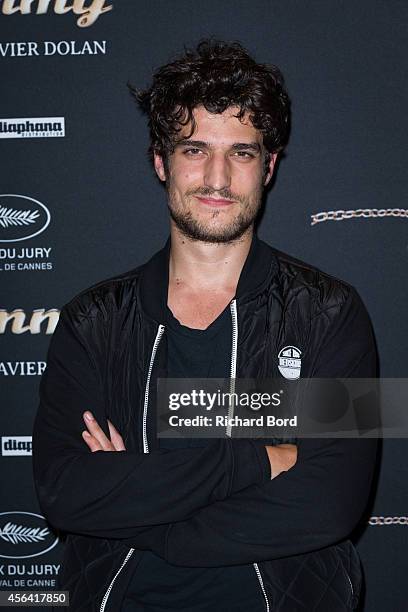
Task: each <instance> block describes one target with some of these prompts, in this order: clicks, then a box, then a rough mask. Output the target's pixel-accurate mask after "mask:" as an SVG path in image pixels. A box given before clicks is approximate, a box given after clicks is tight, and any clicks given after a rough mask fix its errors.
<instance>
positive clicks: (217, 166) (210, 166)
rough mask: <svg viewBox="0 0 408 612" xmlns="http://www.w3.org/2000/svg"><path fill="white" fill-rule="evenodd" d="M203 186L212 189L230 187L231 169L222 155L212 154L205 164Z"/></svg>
mask: <svg viewBox="0 0 408 612" xmlns="http://www.w3.org/2000/svg"><path fill="white" fill-rule="evenodd" d="M204 184H205V186H206V187H211V188H212V189H217V190H219V189H224V188H225V187H228V188H229V187H230V186H231V168H230V163H229V160H228V159H226V157H225V155H224V153H221V152H219V153H213V154H212V155H211V156H210V157H209V159H208V160H207V162H206V165H205V172H204Z"/></svg>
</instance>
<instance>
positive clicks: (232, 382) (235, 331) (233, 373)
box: [225, 300, 238, 438]
mask: <svg viewBox="0 0 408 612" xmlns="http://www.w3.org/2000/svg"><path fill="white" fill-rule="evenodd" d="M230 311H231V318H232V346H231V370H230V393H234V392H235V379H236V377H237V345H238V316H237V301H236V300H232V302H231V304H230ZM233 416H234V399H233V396H231V403H230V405H229V406H228V424H227V427H226V430H225V433H226V435H227V436H228V437H229V438H230V437H231V433H232V425H230V424H229V422H230V419H231V418H232V417H233Z"/></svg>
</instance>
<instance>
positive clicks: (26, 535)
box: [0, 523, 50, 544]
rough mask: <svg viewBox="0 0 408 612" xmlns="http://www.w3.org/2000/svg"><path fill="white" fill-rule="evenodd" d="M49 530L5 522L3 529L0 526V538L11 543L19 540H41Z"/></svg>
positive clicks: (17, 542)
mask: <svg viewBox="0 0 408 612" xmlns="http://www.w3.org/2000/svg"><path fill="white" fill-rule="evenodd" d="M49 533H50V532H49V530H48V529H47V528H46V527H44V528H43V529H41V527H24V526H23V525H15V524H14V523H6V524H5V525H4V527H3V529H1V528H0V538H1V539H2V540H5V541H6V542H10V543H11V544H21V542H41V541H42V540H44V538H45V537H46V536H47V535H49Z"/></svg>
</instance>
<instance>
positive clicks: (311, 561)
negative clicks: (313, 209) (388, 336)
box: [33, 237, 377, 612]
mask: <svg viewBox="0 0 408 612" xmlns="http://www.w3.org/2000/svg"><path fill="white" fill-rule="evenodd" d="M169 250H170V239H169V240H168V241H167V243H166V245H165V247H164V248H163V249H162V250H161V251H159V252H158V253H156V255H154V256H153V257H152V258H151V259H150V260H149V261H148V262H147V263H146V264H144V265H142V266H140V267H138V268H136V269H135V270H133V271H131V272H129V273H127V274H124V275H122V276H119V277H117V278H113V279H110V280H108V281H105V282H102V283H99V284H98V285H96V286H94V287H92V288H91V289H89V290H87V291H84V292H82V293H81V294H80V295H79V296H77V297H76V298H74V299H73V300H72V301H71V302H70V303H69V304H67V305H66V306H65V307H64V308H63V309H62V312H61V316H60V320H59V323H58V326H57V329H56V331H55V333H54V336H53V338H52V341H51V344H50V348H49V354H48V365H47V369H46V371H45V373H44V376H43V378H42V381H41V388H40V399H41V401H40V406H39V410H38V414H37V417H36V421H35V425H34V432H33V464H34V478H35V485H36V490H37V495H38V498H39V502H40V506H41V508H42V511H43V513H44V515H45V516H46V517H47V519H48V520H49V522H50V524H51V525H53V526H54V527H55V528H56V529H58V530H61V531H63V532H66V534H67V539H66V546H65V555H64V560H63V568H62V575H61V577H60V585H59V587H60V588H61V589H68V590H69V591H70V598H71V605H70V610H73V611H75V612H85V611H86V612H88V611H89V612H97V611H101V612H104V611H105V612H118V611H119V610H120V609H121V601H122V600H123V597H124V593H125V591H126V587H127V585H128V584H129V582H130V581H131V579H132V576H133V575H134V574H135V572H137V566H138V562H139V561H140V559H141V556H142V555H143V550H146V549H150V550H152V551H153V552H155V553H156V554H158V555H160V556H162V557H163V558H164V559H165V560H167V561H168V562H169V563H172V564H175V565H180V566H203V567H213V566H222V565H235V564H248V571H254V572H256V575H257V577H258V580H259V588H260V589H261V591H262V595H263V598H264V601H265V611H266V612H272V611H275V610H279V611H284V612H297V611H299V612H300V611H303V612H304V611H305V610H306V611H308V612H311V611H316V612H328V611H330V612H336V611H340V610H350V609H353V608H354V607H355V606H356V603H357V600H358V595H359V591H360V587H361V576H362V574H361V569H360V561H359V558H358V555H357V552H356V550H355V548H354V546H353V545H352V543H351V541H350V540H349V539H348V537H349V535H350V533H351V531H352V530H353V528H354V527H355V526H356V525H357V523H358V522H359V521H360V519H361V517H362V514H363V512H364V509H365V505H366V502H367V498H368V495H369V490H370V485H371V481H372V476H373V470H374V463H375V456H376V446H377V441H376V440H375V439H302V440H300V439H299V440H298V461H297V464H296V465H295V466H294V467H293V468H292V469H291V470H290V471H289V472H286V473H285V474H283V475H281V476H279V477H278V478H276V479H274V480H270V467H269V460H268V458H267V454H266V451H265V449H264V446H263V445H262V444H260V443H259V441H258V442H256V441H251V440H244V439H235V440H234V439H219V440H214V441H213V442H211V444H210V445H209V446H207V447H204V448H202V447H198V448H197V447H196V448H187V449H180V450H171V451H168V450H164V449H161V450H160V449H159V448H158V440H157V438H156V435H155V420H156V419H155V388H156V379H157V377H165V376H166V342H167V341H166V327H165V325H163V322H164V321H165V315H164V309H165V305H166V300H167V286H168V260H169ZM231 316H232V318H233V329H234V330H235V331H234V333H235V334H236V338H235V339H236V340H237V342H236V348H233V349H232V350H233V351H235V352H236V353H235V355H232V358H233V361H234V359H235V361H236V371H234V372H231V374H232V376H237V377H243V378H272V377H279V376H281V374H280V373H279V370H278V367H277V360H278V354H279V352H280V350H281V349H282V348H284V347H287V346H295V347H297V348H298V349H299V350H300V352H301V364H302V365H301V376H303V377H320V378H324V377H340V378H346V377H355V378H364V377H374V376H375V375H376V353H375V346H374V340H373V335H372V330H371V326H370V322H369V319H368V315H367V312H366V310H365V308H364V306H363V304H362V301H361V299H360V298H359V296H358V294H357V292H356V291H355V289H354V288H353V287H352V286H350V285H348V284H346V283H344V282H341V281H339V280H337V279H335V278H333V277H331V276H329V275H327V274H324V273H322V272H321V271H319V270H317V269H316V268H313V267H312V266H309V265H307V264H304V263H302V262H300V261H298V260H295V259H293V258H292V257H289V256H287V255H285V254H283V253H280V252H279V251H276V250H275V249H273V248H271V247H270V246H269V245H267V244H266V243H264V242H262V241H261V240H259V239H258V238H256V237H254V239H253V241H252V245H251V249H250V252H249V254H248V257H247V260H246V262H245V265H244V267H243V270H242V273H241V276H240V280H239V283H238V287H237V292H236V296H235V298H234V300H232V302H231ZM232 346H233V347H234V343H232ZM86 409H89V410H92V412H93V413H94V415H95V416H96V418H97V420H98V421H99V423H100V424H101V426H102V427H103V428H104V430H105V432H106V433H107V434H108V428H107V419H108V418H109V419H110V420H111V421H112V422H113V423H114V424H115V426H116V427H117V428H118V430H119V431H120V432H121V433H122V435H123V436H124V439H125V445H126V449H127V450H126V451H125V452H117V453H114V452H113V453H112V452H110V453H109V452H103V451H98V452H96V453H91V452H90V451H89V450H88V448H87V447H86V445H85V443H84V442H83V440H82V438H81V431H83V429H84V425H83V421H82V413H83V412H84V410H86ZM268 443H271V442H268ZM220 605H221V607H219V606H218V604H215V606H214V611H215V612H217V611H218V609H220V610H221V609H223V610H226V609H227V608H226V607H225V606H224V605H222V604H220Z"/></svg>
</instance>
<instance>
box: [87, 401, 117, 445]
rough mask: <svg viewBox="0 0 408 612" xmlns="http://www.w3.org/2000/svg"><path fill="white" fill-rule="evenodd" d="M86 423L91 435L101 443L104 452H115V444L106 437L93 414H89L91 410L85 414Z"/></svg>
mask: <svg viewBox="0 0 408 612" xmlns="http://www.w3.org/2000/svg"><path fill="white" fill-rule="evenodd" d="M84 421H85V425H86V426H87V428H88V431H89V433H90V434H91V436H93V437H94V438H95V439H96V440H97V441H98V442H99V444H100V445H101V449H102V450H105V451H108V450H115V448H114V446H113V444H112V443H111V441H110V440H109V439H108V438H107V437H106V436H105V434H104V432H103V430H102V429H101V428H100V427H99V425H98V422H97V421H96V419H95V418H94V416H93V414H92V412H89V410H87V411H86V412H84Z"/></svg>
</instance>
